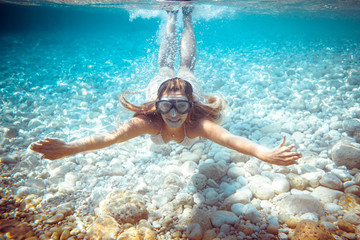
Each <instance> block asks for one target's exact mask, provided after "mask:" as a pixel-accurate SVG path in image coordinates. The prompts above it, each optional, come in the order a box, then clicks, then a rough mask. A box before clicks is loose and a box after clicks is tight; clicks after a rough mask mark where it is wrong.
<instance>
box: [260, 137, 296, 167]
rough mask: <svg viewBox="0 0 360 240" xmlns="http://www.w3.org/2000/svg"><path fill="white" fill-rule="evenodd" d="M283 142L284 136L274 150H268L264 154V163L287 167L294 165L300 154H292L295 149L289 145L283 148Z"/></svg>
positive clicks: (292, 145)
mask: <svg viewBox="0 0 360 240" xmlns="http://www.w3.org/2000/svg"><path fill="white" fill-rule="evenodd" d="M285 142H286V137H285V136H284V139H283V141H282V143H281V144H280V145H279V146H277V147H276V148H274V149H272V150H270V151H269V152H268V153H267V154H266V157H265V159H264V161H266V162H268V163H271V164H276V165H279V166H289V165H291V164H294V163H296V160H298V159H299V158H301V153H299V152H292V151H291V150H292V149H293V148H294V147H295V145H294V144H291V145H289V146H285Z"/></svg>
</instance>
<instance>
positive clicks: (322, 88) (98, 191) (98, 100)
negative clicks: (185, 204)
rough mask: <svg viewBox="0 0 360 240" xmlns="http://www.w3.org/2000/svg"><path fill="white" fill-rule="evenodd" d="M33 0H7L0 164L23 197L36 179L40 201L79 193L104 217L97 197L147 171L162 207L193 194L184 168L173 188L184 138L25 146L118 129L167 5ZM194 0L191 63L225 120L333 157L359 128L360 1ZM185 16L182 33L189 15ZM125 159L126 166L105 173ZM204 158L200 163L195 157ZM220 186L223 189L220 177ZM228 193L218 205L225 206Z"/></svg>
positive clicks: (0, 18)
mask: <svg viewBox="0 0 360 240" xmlns="http://www.w3.org/2000/svg"><path fill="white" fill-rule="evenodd" d="M13 3H18V4H13ZM25 3H26V4H24V2H22V1H1V2H0V22H1V24H0V103H1V106H0V122H1V127H0V133H1V134H0V137H1V138H0V144H1V145H0V156H1V157H2V158H5V157H9V158H10V159H12V160H11V161H10V160H7V161H8V162H10V163H8V164H5V165H6V166H5V165H1V166H2V168H1V171H2V174H5V173H6V174H8V175H7V176H11V178H13V179H14V181H17V182H18V183H19V184H18V185H16V186H15V187H13V188H14V195H16V194H17V196H20V197H24V196H22V195H21V194H22V192H21V191H19V190H18V189H17V188H19V189H20V188H21V187H22V186H27V187H33V185H36V186H35V187H34V188H36V189H39V191H40V192H41V194H40V193H39V192H36V191H35V190H34V191H35V193H36V194H37V195H38V196H39V199H40V200H41V201H42V203H43V204H44V206H46V207H47V208H49V209H50V207H56V206H57V205H59V204H60V203H63V202H65V203H66V202H71V204H73V205H74V209H75V211H77V213H78V214H79V216H80V217H84V216H87V215H94V209H95V207H97V206H98V204H99V202H100V201H101V200H102V199H104V198H105V196H106V195H107V194H108V193H109V192H110V191H111V190H113V189H116V188H119V189H121V188H127V189H137V187H138V186H143V185H144V184H145V183H146V184H145V185H146V187H145V188H144V189H145V190H146V191H145V190H143V189H142V188H140V187H139V189H140V190H139V191H138V192H141V193H143V192H145V193H144V194H143V195H144V196H146V197H148V198H150V199H152V197H154V196H155V197H154V199H155V200H154V202H156V199H160V200H161V201H160V200H158V202H157V203H156V204H155V203H154V205H156V206H157V207H158V208H159V209H160V208H161V207H159V206H161V204H162V203H163V202H162V201H165V202H166V201H167V200H168V201H169V202H170V201H171V200H172V199H173V198H174V197H175V195H176V194H177V193H178V192H180V193H184V192H186V193H188V192H191V194H193V193H196V188H195V190H194V189H193V188H194V187H193V186H188V185H189V184H188V182H190V180H189V179H190V178H191V176H192V173H187V174H183V175H181V174H178V175H179V176H180V177H179V179H180V180H179V182H181V184H179V186H176V189H175V188H172V189H170V190H173V189H175V190H176V191H175V192H176V193H174V194H173V196H172V198H171V197H168V195H169V194H168V192H169V191H170V190H169V189H168V185H169V184H167V182H166V181H165V180H164V179H165V178H167V175H166V174H168V173H169V172H170V174H173V172H176V171H175V170H177V169H180V168H181V171H183V170H182V169H183V168H184V167H183V166H182V165H181V166H180V164H182V162H181V163H179V162H178V156H179V154H181V153H183V152H186V151H188V149H187V148H184V147H182V146H179V145H176V144H170V150H171V151H170V152H171V153H168V154H159V153H158V152H156V153H154V152H153V151H152V150H151V147H150V145H151V143H150V141H149V138H148V136H143V137H139V138H136V139H133V140H130V141H129V142H128V143H125V144H119V145H116V146H112V147H109V148H107V149H103V150H99V151H94V152H91V153H84V154H78V155H76V156H73V157H68V158H64V159H60V160H56V161H52V162H50V161H47V160H43V159H40V156H39V155H37V154H35V153H33V152H31V151H30V150H29V148H28V147H29V145H30V144H31V143H33V142H35V141H38V140H40V139H43V138H44V137H56V138H61V139H64V140H66V141H71V140H74V139H78V138H81V137H85V136H88V135H90V134H94V133H102V132H105V131H110V130H113V129H114V128H115V127H116V126H117V125H119V124H120V123H122V122H124V121H125V120H126V119H128V118H129V117H130V116H131V113H128V112H126V111H125V110H124V109H123V108H122V107H121V106H120V103H119V101H118V97H117V95H118V94H119V93H121V92H123V91H125V90H131V91H134V90H139V89H144V88H145V87H146V86H147V84H148V82H149V81H150V80H151V79H152V78H153V77H154V76H155V74H156V73H157V70H158V66H157V55H158V48H159V44H160V40H161V36H162V31H163V29H164V27H165V20H166V13H165V12H164V11H163V10H159V8H161V6H162V4H160V3H158V2H155V1H143V2H138V3H134V2H117V1H108V2H103V3H101V2H100V1H99V2H97V3H94V4H88V5H85V6H77V5H78V4H70V2H69V4H66V3H63V2H62V3H61V4H57V3H56V1H54V2H53V3H50V2H48V1H33V2H25ZM78 3H79V4H80V5H81V4H82V3H84V2H81V1H78ZM192 4H193V5H194V7H195V8H194V12H193V21H194V23H193V25H194V29H195V35H196V42H197V56H198V59H197V63H196V67H195V75H196V76H197V77H198V79H199V80H200V82H201V84H202V86H203V88H204V92H206V93H213V94H219V95H222V96H223V97H224V98H226V99H227V100H228V102H229V109H228V110H227V112H226V117H225V119H224V122H223V126H224V127H225V128H226V129H228V130H229V131H231V132H232V133H234V134H237V135H241V136H244V137H247V138H249V139H251V140H253V141H256V142H258V143H260V144H263V145H265V146H268V147H273V146H276V145H278V144H279V143H280V141H281V139H282V137H283V136H286V137H287V140H288V142H289V143H294V144H295V145H296V150H299V151H301V152H302V153H303V156H305V157H304V159H305V160H309V159H310V160H311V161H310V160H309V161H308V162H306V161H305V160H304V161H305V162H304V164H310V165H315V164H318V162H316V163H315V160H313V159H311V158H306V157H309V156H316V157H315V158H316V161H319V162H320V163H319V164H318V165H316V166H315V167H318V172H319V173H321V174H324V171H323V169H325V167H323V169H320V168H321V167H319V165H321V164H323V162H326V161H328V162H327V163H328V164H329V165H331V160H330V154H329V150H330V149H331V147H332V146H333V145H334V144H335V143H336V142H337V141H339V140H340V139H341V138H342V137H350V138H352V139H353V140H354V141H359V136H358V135H356V134H359V133H358V132H359V131H358V129H355V130H354V129H352V130H351V131H349V130H347V129H345V128H344V127H343V126H344V125H343V123H344V122H346V121H347V120H354V119H356V120H358V119H359V118H360V103H359V99H360V6H359V3H358V1H346V2H342V1H331V2H328V1H293V2H291V3H288V1H287V2H284V3H283V2H281V1H251V3H250V2H248V1H196V2H194V3H192ZM35 5H37V6H35ZM75 5H76V6H75ZM179 20H180V21H179V24H178V37H179V38H180V36H181V29H182V24H181V14H180V13H179ZM175 67H176V68H178V67H179V56H177V57H176V64H175ZM143 99H144V96H143V94H142V93H139V94H136V95H133V96H132V97H131V98H130V100H131V101H134V102H136V103H141V102H142V101H143ZM8 129H16V132H17V135H16V136H13V137H7V136H6V134H5V132H6V131H7V130H8ZM139 146H141V148H139ZM197 150H198V149H195V150H194V149H190V150H189V151H193V152H196V151H197ZM201 151H202V153H203V154H204V155H206V158H208V159H215V160H214V161H222V160H224V161H225V162H226V163H228V165H231V166H232V165H236V164H235V163H230V157H229V156H230V150H228V149H224V148H222V147H220V146H218V145H216V144H211V143H210V142H208V141H204V147H203V149H202V150H201ZM219 159H220V160H219ZM319 159H320V160H319ZM324 159H325V160H324ZM203 160H204V159H202V160H201V161H203ZM321 161H323V162H321ZM114 163H115V164H114ZM120 163H121V164H120ZM200 163H202V162H200ZM1 164H3V163H1ZM119 164H120V165H121V166H122V168H124V169H125V170H124V172H125V173H126V174H125V173H124V175H121V174H119V176H118V175H116V174H117V173H114V175H111V174H108V173H109V172H110V170H109V169H114V168H115V167H114V165H116V166H118V165H119ZM199 165H200V164H199ZM325 165H326V164H325ZM3 166H5V167H3ZM259 166H260V164H259ZM263 166H264V164H263V165H261V167H263ZM241 167H243V166H241ZM122 168H121V169H122ZM189 168H190V167H189ZM295 168H298V169H300V166H298V165H297V166H296V167H294V169H295ZM163 169H165V170H163ZM194 169H195V170H194V173H195V172H196V171H197V165H196V166H195V167H194ZM264 169H267V170H266V171H268V172H270V171H273V172H276V169H277V168H275V167H273V166H271V167H270V166H265V167H264ZM269 169H270V170H269ZM105 170H106V171H105ZM325 170H326V169H325ZM327 170H328V169H327ZM179 171H180V170H179ZM264 171H265V170H264ZM120 172H121V171H120ZM299 172H300V170H299ZM68 173H69V174H70V175H67V174H68ZM111 173H112V174H113V172H111ZM71 174H73V175H71ZM152 174H153V175H152ZM176 174H177V172H176ZM173 175H174V174H173ZM65 176H70V177H67V178H66V177H65ZM73 176H75V177H73ZM94 176H95V177H94ZM69 179H70V180H69ZM73 179H77V180H74V181H73ZM169 181H170V180H169ZM236 181H238V180H235V179H230V178H229V177H227V178H226V177H225V180H224V181H223V182H224V184H223V185H222V186H225V185H226V184H227V183H228V185H229V186H230V185H231V186H232V187H233V188H234V189H235V188H237V187H238V186H239V185H241V184H243V182H245V185H246V183H247V180H246V181H245V180H244V181H243V182H241V184H240V183H239V181H238V182H236ZM34 182H35V183H39V182H41V184H40V183H39V184H38V185H37V184H34ZM225 182H226V184H225ZM221 183H222V180H219V181H218V182H217V183H216V184H218V185H221ZM190 185H191V184H190ZM54 186H56V187H54ZM2 187H3V186H2ZM9 187H10V186H9ZM225 187H226V186H225ZM55 188H56V190H54V189H55ZM214 188H216V187H214ZM189 189H190V190H189ZM230 190H231V191H232V190H233V189H230ZM230 190H229V191H230ZM24 191H25V190H24ZM24 191H23V192H24ZM56 191H58V192H56ZM216 191H218V192H220V193H221V194H223V195H225V193H224V192H225V190H223V189H221V187H219V186H218V187H217V188H216ZM231 191H230V192H231ZM234 191H235V190H234ZM289 191H290V190H289ZM19 192H20V193H21V194H20V193H19ZM29 192H30V193H32V192H31V191H30V190H29ZM204 192H205V191H204ZM231 193H233V192H231ZM204 195H205V194H204ZM219 195H220V194H219ZM223 195H222V196H223ZM164 196H165V200H163V199H164ZM222 196H221V197H222ZM221 197H219V202H217V203H215V204H214V205H216V204H217V205H216V206H220V205H221V203H222V202H221V201H223V200H224V198H225V197H222V198H221ZM49 206H50V207H49ZM206 206H210V207H211V204H209V205H206ZM154 219H156V218H154ZM159 221H160V220H159ZM83 222H86V220H84V221H83ZM79 225H80V224H79ZM154 226H156V224H154ZM79 228H81V227H79Z"/></svg>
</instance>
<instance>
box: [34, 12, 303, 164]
mask: <svg viewBox="0 0 360 240" xmlns="http://www.w3.org/2000/svg"><path fill="white" fill-rule="evenodd" d="M182 11H183V21H184V28H183V33H182V39H181V43H180V69H179V72H178V74H177V77H175V74H174V58H175V53H176V45H177V44H176V29H175V24H176V18H177V11H168V22H167V25H166V32H165V36H164V37H163V39H162V42H161V44H160V50H159V73H158V75H157V76H156V77H155V78H153V79H152V80H151V81H150V84H149V86H148V87H147V89H146V100H147V101H146V103H144V104H142V105H139V106H138V105H134V104H132V103H130V102H129V101H127V100H126V98H125V96H126V94H128V92H125V93H123V94H121V95H120V101H121V103H122V105H123V106H124V107H125V108H127V109H129V110H132V111H134V112H135V114H134V116H133V117H132V118H131V119H130V120H128V121H127V122H126V123H125V124H124V125H122V126H121V127H119V128H118V129H116V130H115V131H113V132H109V133H105V134H102V135H96V136H90V137H88V138H85V139H82V140H77V141H74V142H70V143H66V142H64V141H62V140H59V139H50V138H46V139H45V140H42V141H39V142H37V143H34V144H32V145H31V147H30V148H31V149H32V150H33V151H36V152H38V153H41V154H42V155H43V158H46V159H50V160H54V159H58V158H62V157H66V156H70V155H74V154H76V153H80V152H84V151H89V150H95V149H100V148H105V147H108V146H110V145H113V144H115V143H120V142H124V141H127V140H129V139H132V138H135V137H137V136H140V135H144V134H150V135H151V140H152V141H153V142H154V143H156V144H165V143H168V142H169V141H176V142H177V143H179V144H182V145H185V146H191V145H192V144H193V143H194V142H196V141H197V139H198V138H199V137H202V138H206V139H209V140H211V141H213V142H215V143H217V144H220V145H222V146H225V147H227V148H230V149H233V150H236V151H238V152H240V153H243V154H247V155H251V156H254V157H257V158H258V159H260V160H262V161H265V162H268V163H271V164H276V165H281V166H287V165H291V164H294V163H295V161H296V160H297V159H299V158H300V157H301V155H300V153H298V152H293V151H291V150H292V149H293V148H294V145H290V146H285V141H286V139H285V137H284V139H283V141H282V143H281V144H280V145H279V146H278V147H276V148H274V149H268V148H266V147H263V146H261V145H258V144H256V143H255V142H252V141H250V140H249V139H246V138H243V137H240V136H236V135H233V134H231V133H230V132H228V131H227V130H226V129H224V128H222V127H221V126H220V125H219V124H218V122H219V120H220V118H221V111H222V110H223V109H224V107H225V106H226V101H224V100H223V99H222V98H220V97H217V96H210V95H203V94H202V89H201V87H200V85H199V83H198V81H197V79H196V78H195V76H194V67H195V61H196V45H195V35H194V30H193V26H192V16H191V12H192V9H191V8H190V7H183V8H182Z"/></svg>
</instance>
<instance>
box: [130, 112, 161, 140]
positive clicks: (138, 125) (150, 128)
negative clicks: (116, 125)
mask: <svg viewBox="0 0 360 240" xmlns="http://www.w3.org/2000/svg"><path fill="white" fill-rule="evenodd" d="M125 125H126V126H127V127H129V128H131V129H135V130H136V131H141V132H142V133H143V134H151V135H156V134H158V133H159V132H160V130H161V127H162V122H161V121H160V120H158V119H153V118H150V117H148V116H146V115H138V116H135V117H132V118H131V119H129V120H128V121H127V122H126V123H125Z"/></svg>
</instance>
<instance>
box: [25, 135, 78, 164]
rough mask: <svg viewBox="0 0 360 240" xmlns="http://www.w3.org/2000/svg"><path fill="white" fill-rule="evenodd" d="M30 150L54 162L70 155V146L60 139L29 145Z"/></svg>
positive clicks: (46, 139) (45, 140)
mask: <svg viewBox="0 0 360 240" xmlns="http://www.w3.org/2000/svg"><path fill="white" fill-rule="evenodd" d="M30 149H31V150H33V151H35V152H38V153H40V154H42V158H45V159H49V160H55V159H59V158H62V157H66V156H69V155H72V154H73V153H72V152H71V146H70V145H69V144H67V143H65V142H64V141H62V140H60V139H55V138H45V139H44V140H41V141H38V142H36V143H33V144H31V145H30Z"/></svg>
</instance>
